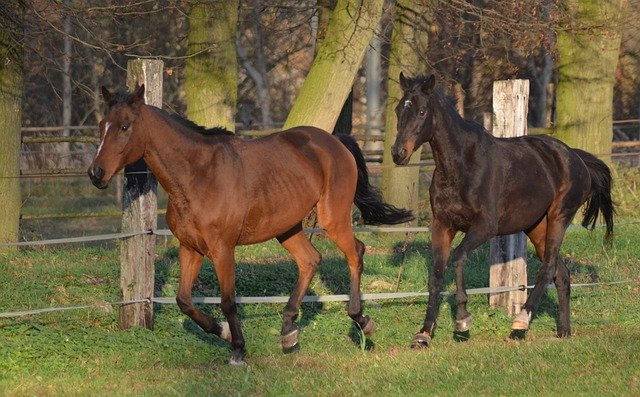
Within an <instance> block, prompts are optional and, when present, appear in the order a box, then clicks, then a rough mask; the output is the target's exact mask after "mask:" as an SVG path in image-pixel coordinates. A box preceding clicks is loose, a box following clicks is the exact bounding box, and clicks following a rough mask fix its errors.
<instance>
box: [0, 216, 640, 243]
mask: <svg viewBox="0 0 640 397" xmlns="http://www.w3.org/2000/svg"><path fill="white" fill-rule="evenodd" d="M638 224H640V220H638V221H630V222H625V223H619V224H617V225H616V226H630V225H638ZM604 226H606V225H596V226H595V227H598V228H600V227H604ZM568 228H569V229H573V228H582V226H581V225H575V224H572V225H569V227H568ZM352 230H353V232H354V233H423V232H424V233H426V232H429V231H430V230H431V229H430V228H429V227H428V226H416V227H411V226H356V227H354V228H353V229H352ZM303 231H304V232H305V233H309V234H320V233H324V229H322V228H319V227H305V228H304V229H303ZM145 234H149V235H152V234H153V235H156V236H173V233H171V230H169V229H154V230H144V231H139V232H129V233H108V234H98V235H93V236H81V237H66V238H58V239H48V240H33V241H19V242H11V243H6V242H5V243H0V247H29V246H38V245H55V244H69V243H87V242H92V241H102V240H116V239H123V238H129V237H133V236H140V235H145Z"/></svg>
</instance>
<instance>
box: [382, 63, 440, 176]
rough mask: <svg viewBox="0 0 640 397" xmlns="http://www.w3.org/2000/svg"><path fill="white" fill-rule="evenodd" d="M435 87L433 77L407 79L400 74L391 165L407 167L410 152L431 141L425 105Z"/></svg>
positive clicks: (430, 123) (431, 115)
mask: <svg viewBox="0 0 640 397" xmlns="http://www.w3.org/2000/svg"><path fill="white" fill-rule="evenodd" d="M434 85H435V77H434V76H433V75H431V76H429V77H423V76H419V77H415V78H412V79H407V78H405V77H404V75H403V74H402V72H400V87H401V88H402V98H401V99H400V102H398V105H397V106H396V109H395V111H396V115H397V116H398V135H397V136H396V141H395V143H394V144H393V147H392V148H391V154H392V156H393V162H394V163H396V164H399V165H404V164H407V163H408V162H409V159H410V158H411V155H412V154H413V152H415V151H416V149H418V147H420V145H422V144H423V143H424V142H427V141H429V140H431V137H432V135H433V131H432V128H431V125H432V122H433V114H432V109H430V108H429V106H428V105H429V96H430V95H431V94H432V93H433V87H434Z"/></svg>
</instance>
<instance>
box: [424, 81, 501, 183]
mask: <svg viewBox="0 0 640 397" xmlns="http://www.w3.org/2000/svg"><path fill="white" fill-rule="evenodd" d="M429 101H430V103H429V105H428V107H429V108H430V109H431V110H432V112H433V125H432V128H433V137H432V138H431V141H430V142H429V144H430V145H431V149H432V151H433V158H434V161H435V163H436V169H439V171H441V172H446V173H456V172H462V170H463V169H465V168H467V167H468V166H469V165H471V164H468V163H469V162H471V161H472V160H473V158H474V154H475V153H474V151H475V150H476V149H477V148H478V147H480V146H481V145H479V143H480V142H479V141H484V140H491V135H490V134H487V133H486V131H485V129H484V128H483V127H482V126H481V125H480V124H478V123H476V122H474V121H468V120H465V119H463V118H462V117H461V116H460V115H459V114H458V112H457V111H456V109H455V106H454V103H453V101H452V100H450V99H449V98H447V97H446V96H445V95H444V94H443V93H442V92H435V93H434V94H433V95H431V97H430V98H429Z"/></svg>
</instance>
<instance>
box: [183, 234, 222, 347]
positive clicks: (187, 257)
mask: <svg viewBox="0 0 640 397" xmlns="http://www.w3.org/2000/svg"><path fill="white" fill-rule="evenodd" d="M179 259H180V285H179V287H178V296H177V298H176V301H177V303H178V307H180V310H182V312H183V313H184V314H186V315H187V316H189V317H190V318H191V319H192V320H193V321H195V323H196V324H198V325H199V326H200V328H202V329H203V330H204V331H205V332H207V333H210V334H214V335H217V336H219V337H221V338H223V339H226V340H228V341H231V334H230V333H229V329H228V327H226V326H225V327H221V326H220V325H219V324H218V323H217V322H216V320H215V319H214V318H213V317H211V316H208V315H206V314H204V313H203V312H201V311H200V310H198V308H196V307H195V306H194V304H193V301H192V299H191V290H192V289H193V283H194V282H195V281H196V278H198V273H199V272H200V267H201V266H202V259H203V256H202V255H201V254H199V253H198V252H196V251H195V250H193V249H191V248H189V247H186V246H184V245H181V246H180V253H179Z"/></svg>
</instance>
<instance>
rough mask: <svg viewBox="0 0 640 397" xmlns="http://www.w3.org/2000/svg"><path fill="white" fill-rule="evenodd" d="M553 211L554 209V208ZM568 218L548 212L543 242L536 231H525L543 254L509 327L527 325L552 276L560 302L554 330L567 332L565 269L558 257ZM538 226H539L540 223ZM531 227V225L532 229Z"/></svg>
mask: <svg viewBox="0 0 640 397" xmlns="http://www.w3.org/2000/svg"><path fill="white" fill-rule="evenodd" d="M555 212H557V211H555ZM568 224H569V221H567V220H566V219H565V218H564V217H562V218H560V217H558V216H557V215H556V216H554V215H552V214H549V216H548V218H547V225H546V234H545V238H544V242H542V241H540V242H539V243H538V244H536V240H541V239H540V236H539V235H538V234H540V235H541V234H542V232H541V231H539V233H536V232H535V231H534V233H531V232H530V233H529V238H530V239H531V240H532V241H533V243H534V245H535V246H536V251H537V253H538V256H540V255H543V258H541V259H542V267H541V268H540V270H538V274H537V276H536V284H535V286H534V288H533V290H532V291H531V294H529V297H528V298H527V301H526V302H525V304H524V306H523V308H522V311H520V313H519V314H518V315H517V316H516V318H515V319H514V320H513V323H512V325H511V329H512V330H513V331H526V330H527V329H529V322H530V321H531V316H532V315H533V311H534V310H535V309H536V307H537V306H538V303H539V302H540V299H541V298H542V296H543V295H544V293H545V291H546V289H547V285H549V283H550V282H551V280H552V279H554V276H555V279H556V285H557V286H558V287H559V289H558V298H559V304H560V324H559V325H560V327H559V328H558V334H559V335H561V333H564V334H562V335H561V336H567V335H568V332H569V321H568V317H569V270H568V269H567V268H566V266H565V265H564V263H562V261H561V260H560V258H559V253H560V245H561V244H562V240H563V239H564V234H565V231H566V229H567V226H568ZM540 228H541V226H540ZM534 230H535V229H534Z"/></svg>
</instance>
